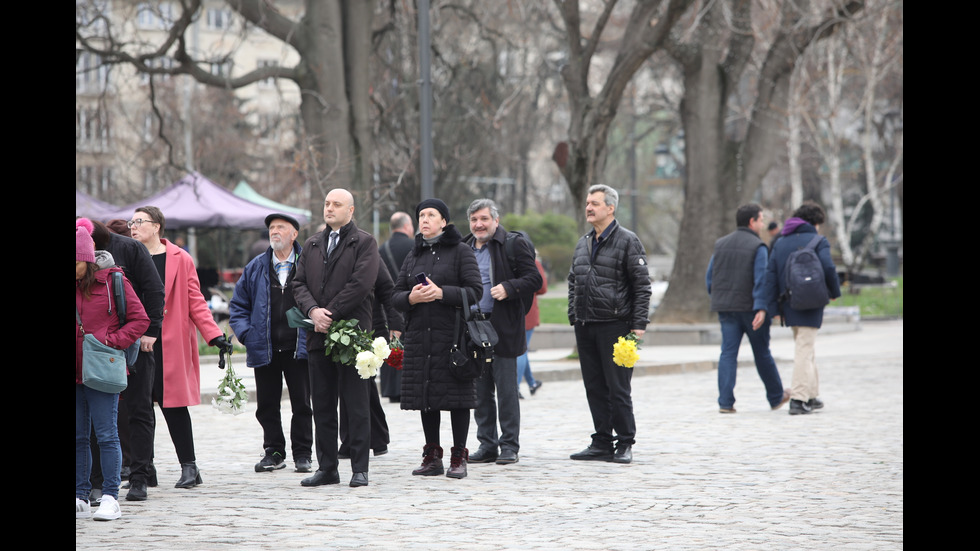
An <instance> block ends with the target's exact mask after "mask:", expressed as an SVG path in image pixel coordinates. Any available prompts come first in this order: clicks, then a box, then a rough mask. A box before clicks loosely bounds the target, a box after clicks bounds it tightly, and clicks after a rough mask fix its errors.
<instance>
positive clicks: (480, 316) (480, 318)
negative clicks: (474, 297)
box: [449, 289, 498, 381]
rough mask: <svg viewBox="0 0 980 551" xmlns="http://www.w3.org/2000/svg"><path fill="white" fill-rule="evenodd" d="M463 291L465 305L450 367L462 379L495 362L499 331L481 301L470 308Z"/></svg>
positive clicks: (473, 375) (459, 322)
mask: <svg viewBox="0 0 980 551" xmlns="http://www.w3.org/2000/svg"><path fill="white" fill-rule="evenodd" d="M461 291H462V293H463V307H462V308H461V309H460V310H459V311H458V312H457V313H456V330H455V332H454V335H453V346H452V348H451V349H450V350H449V360H450V362H449V364H450V370H451V371H452V374H453V376H454V377H456V378H457V379H459V380H461V381H472V380H473V379H476V378H478V377H480V375H482V374H483V370H484V369H487V368H489V367H490V366H491V365H493V347H494V346H495V345H496V344H497V341H498V338H497V331H496V330H494V328H493V325H492V324H491V323H490V317H489V316H487V315H486V314H484V313H483V312H482V311H481V310H480V307H479V305H477V307H476V311H475V312H474V311H472V310H470V307H469V303H468V301H467V300H466V290H465V289H461Z"/></svg>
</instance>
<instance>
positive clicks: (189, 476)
mask: <svg viewBox="0 0 980 551" xmlns="http://www.w3.org/2000/svg"><path fill="white" fill-rule="evenodd" d="M200 483H201V471H199V470H197V464H195V463H194V462H193V461H191V462H190V463H181V464H180V480H178V481H177V483H176V484H174V488H193V487H194V486H197V485H198V484H200Z"/></svg>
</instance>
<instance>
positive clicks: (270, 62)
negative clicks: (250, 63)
mask: <svg viewBox="0 0 980 551" xmlns="http://www.w3.org/2000/svg"><path fill="white" fill-rule="evenodd" d="M255 64H256V66H257V67H258V68H259V69H262V68H265V67H278V66H279V61H278V60H275V59H260V60H258V61H256V63H255ZM258 86H259V87H260V88H275V86H276V79H275V78H272V77H270V78H265V79H262V80H260V81H259V82H258Z"/></svg>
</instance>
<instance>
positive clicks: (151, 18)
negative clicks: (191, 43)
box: [136, 2, 174, 30]
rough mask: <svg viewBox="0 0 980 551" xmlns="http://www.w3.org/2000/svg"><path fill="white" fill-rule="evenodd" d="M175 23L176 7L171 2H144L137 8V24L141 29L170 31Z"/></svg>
mask: <svg viewBox="0 0 980 551" xmlns="http://www.w3.org/2000/svg"><path fill="white" fill-rule="evenodd" d="M173 22H174V6H173V4H171V3H169V2H160V3H156V2H152V3H151V2H142V3H140V5H139V6H137V8H136V24H137V25H138V26H139V28H141V29H148V30H154V29H156V30H163V29H168V28H170V25H171V24H172V23H173Z"/></svg>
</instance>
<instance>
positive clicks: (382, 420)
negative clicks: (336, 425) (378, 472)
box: [340, 377, 391, 455]
mask: <svg viewBox="0 0 980 551" xmlns="http://www.w3.org/2000/svg"><path fill="white" fill-rule="evenodd" d="M370 400H371V404H370V406H369V409H370V411H371V449H372V450H375V451H377V450H384V449H388V443H389V442H391V436H390V435H389V433H388V418H387V417H385V410H384V409H383V408H382V407H381V398H380V396H379V394H378V386H377V384H375V377H371V390H370ZM347 423H348V421H347V408H346V407H345V406H344V399H343V396H341V398H340V451H341V452H343V454H344V455H350V446H348V445H347Z"/></svg>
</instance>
